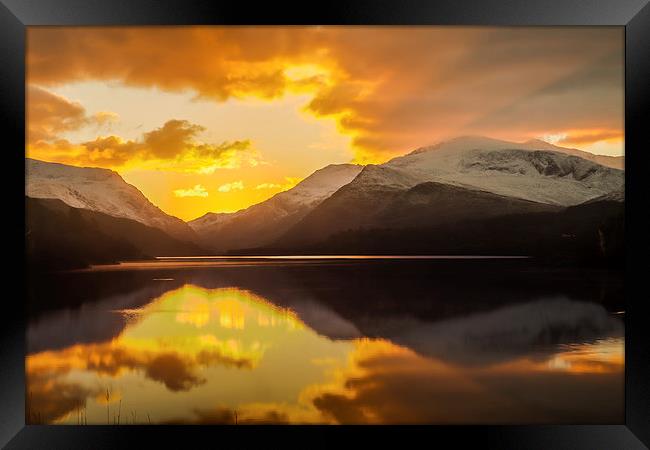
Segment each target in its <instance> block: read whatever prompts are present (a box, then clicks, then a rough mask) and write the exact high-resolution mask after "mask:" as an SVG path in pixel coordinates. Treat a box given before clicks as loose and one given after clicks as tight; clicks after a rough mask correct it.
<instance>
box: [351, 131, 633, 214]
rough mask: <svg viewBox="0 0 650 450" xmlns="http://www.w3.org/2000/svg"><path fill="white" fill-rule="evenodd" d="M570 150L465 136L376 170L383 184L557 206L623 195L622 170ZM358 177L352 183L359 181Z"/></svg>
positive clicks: (372, 178) (371, 176) (374, 177)
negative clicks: (462, 190) (430, 185)
mask: <svg viewBox="0 0 650 450" xmlns="http://www.w3.org/2000/svg"><path fill="white" fill-rule="evenodd" d="M551 148H552V149H553V150H551ZM564 150H567V151H564ZM571 151H572V150H571V149H562V148H561V147H556V146H552V145H550V144H547V143H545V142H542V141H537V140H535V141H529V142H526V143H523V144H518V143H516V142H508V141H501V140H497V139H490V138H485V137H476V136H464V137H459V138H456V139H452V140H450V141H447V142H443V143H440V144H438V145H435V146H432V147H425V148H421V149H418V150H416V151H414V152H412V153H410V154H408V155H405V156H402V157H398V158H394V159H392V160H391V161H389V162H387V163H386V164H384V165H383V166H380V167H382V168H386V169H389V171H387V172H385V176H386V177H387V178H389V179H390V180H384V184H385V183H386V182H388V183H401V184H402V185H403V186H404V187H412V186H414V185H415V184H419V183H423V182H427V181H435V182H442V183H447V184H452V185H456V186H463V187H467V188H470V189H477V190H482V191H487V192H492V193H495V194H500V195H506V196H509V197H515V198H521V199H525V200H530V201H534V202H540V203H546V204H553V205H560V206H570V205H576V204H579V203H583V202H585V201H587V200H590V199H592V198H595V197H598V196H601V195H605V194H609V193H611V192H617V191H622V190H623V184H624V173H623V171H622V170H619V169H614V168H611V167H606V166H603V165H601V164H598V163H595V162H593V161H589V160H586V159H584V158H582V157H579V156H574V155H572V154H570V152H571ZM370 170H373V169H370ZM363 176H364V174H363V173H362V174H361V175H360V176H359V177H358V178H357V180H355V183H356V182H359V183H362V182H364V181H363V178H362V177H363ZM376 177H377V175H376V174H372V175H370V177H369V179H368V180H367V181H365V182H364V183H370V184H374V183H376Z"/></svg>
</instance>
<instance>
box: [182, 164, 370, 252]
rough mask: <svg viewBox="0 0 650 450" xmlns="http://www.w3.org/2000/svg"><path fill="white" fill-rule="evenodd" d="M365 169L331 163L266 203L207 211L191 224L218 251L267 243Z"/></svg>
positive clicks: (203, 239)
mask: <svg viewBox="0 0 650 450" xmlns="http://www.w3.org/2000/svg"><path fill="white" fill-rule="evenodd" d="M362 168H363V166H359V165H354V164H331V165H329V166H326V167H324V168H322V169H319V170H317V171H316V172H314V173H313V174H311V175H310V176H309V177H307V178H305V179H304V180H303V181H301V182H300V183H298V184H297V185H296V186H294V187H293V188H291V189H289V190H287V191H284V192H280V193H278V194H276V195H274V196H273V197H271V198H270V199H268V200H266V201H264V202H261V203H258V204H256V205H253V206H251V207H249V208H246V209H243V210H241V211H238V212H236V213H232V214H224V213H218V214H215V213H208V214H206V215H204V216H202V217H199V218H198V219H195V220H192V221H190V222H189V224H190V226H191V227H192V228H193V229H194V230H195V231H196V232H197V233H198V234H199V235H200V236H201V242H202V243H203V244H204V245H206V246H209V247H210V248H212V249H214V250H215V251H225V250H228V249H233V248H249V247H257V246H261V245H266V244H269V243H271V242H273V240H275V239H277V238H278V237H279V236H281V235H282V234H283V233H284V232H285V231H287V230H288V229H289V228H290V227H291V226H293V225H295V224H296V223H297V222H298V221H299V220H300V219H302V218H303V217H304V216H305V215H306V214H307V213H309V212H310V211H311V210H313V209H314V208H315V207H316V206H318V205H319V204H320V202H322V201H323V200H325V199H326V198H328V197H329V196H330V195H332V194H333V193H334V192H336V191H337V190H338V189H339V188H340V187H341V186H344V185H346V184H347V183H349V182H350V181H352V180H353V179H354V178H355V177H356V176H357V175H358V174H359V172H361V170H362Z"/></svg>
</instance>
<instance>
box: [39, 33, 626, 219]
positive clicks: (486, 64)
mask: <svg viewBox="0 0 650 450" xmlns="http://www.w3.org/2000/svg"><path fill="white" fill-rule="evenodd" d="M623 48H624V40H623V29H622V28H620V27H589V28H587V27H580V28H578V27H575V28H571V27H554V28H514V27H507V28H487V27H109V28H95V27H80V28H72V27H30V28H28V35H27V83H28V88H27V128H28V129H27V141H28V142H27V155H28V156H30V157H34V158H37V159H42V160H46V161H56V162H63V163H67V164H74V165H84V166H98V167H106V168H111V169H114V170H117V171H118V172H119V173H120V174H121V175H122V176H123V177H124V178H125V179H126V180H127V181H128V182H130V183H132V184H134V185H136V186H137V187H138V188H139V189H140V190H142V191H143V193H144V194H145V195H146V196H147V197H148V198H150V199H151V200H152V201H153V202H154V203H155V204H157V205H158V206H160V207H161V208H162V209H163V210H165V211H166V212H169V213H171V214H174V215H177V216H179V217H181V218H183V219H192V218H195V217H197V216H200V215H202V214H204V213H206V212H209V211H212V212H217V211H235V210H238V209H240V208H244V207H246V206H249V205H251V204H253V203H256V202H259V201H262V200H264V199H266V198H268V197H270V196H271V195H273V194H274V193H276V192H279V191H281V190H284V189H287V188H288V187H291V186H292V185H294V184H295V183H296V182H298V181H299V180H300V179H302V178H304V177H306V176H308V175H309V174H310V173H311V172H313V171H314V170H316V169H318V168H320V167H322V166H324V165H327V164H330V163H342V162H350V161H354V162H361V163H379V162H384V161H386V160H387V159H390V158H391V157H393V156H396V155H399V154H403V153H405V152H408V151H410V150H412V149H414V148H417V147H421V146H424V145H428V144H432V143H435V142H437V141H439V140H442V139H446V138H450V137H454V136H457V135H464V134H482V135H487V136H491V137H495V138H502V139H509V140H515V141H522V140H527V139H530V138H543V139H546V140H549V141H552V142H555V143H558V145H565V146H571V147H576V148H580V149H583V150H586V151H591V152H593V153H601V154H610V155H621V154H623V118H624V116H623V92H624V91H623V87H624V86H623V57H624V52H623Z"/></svg>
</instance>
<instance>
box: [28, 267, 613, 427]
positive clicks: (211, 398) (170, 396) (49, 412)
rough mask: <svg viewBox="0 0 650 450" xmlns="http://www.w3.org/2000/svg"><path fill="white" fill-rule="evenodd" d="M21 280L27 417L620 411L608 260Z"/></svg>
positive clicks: (570, 417)
mask: <svg viewBox="0 0 650 450" xmlns="http://www.w3.org/2000/svg"><path fill="white" fill-rule="evenodd" d="M31 284H32V291H31V310H32V311H31V317H32V318H31V319H30V324H29V328H28V356H27V357H26V372H27V393H26V395H27V400H28V401H27V420H28V422H30V423H60V424H78V423H80V422H81V423H88V424H106V423H111V424H112V423H117V422H118V421H119V423H120V424H129V423H145V424H146V423H200V424H202V423H205V424H207V423H226V424H229V423H230V424H232V423H238V424H245V423H333V424H335V423H464V424H466V423H613V422H622V421H623V387H624V380H623V370H624V345H623V336H624V328H623V318H624V314H623V312H622V311H621V310H622V309H623V307H622V304H623V302H622V294H621V292H622V282H621V280H620V279H619V278H618V277H617V276H615V275H614V274H611V273H605V272H579V273H578V272H573V271H566V270H565V271H554V272H549V271H548V270H540V269H536V268H535V267H534V266H533V265H532V264H531V263H527V262H522V261H504V262H495V261H483V260H476V261H443V260H439V261H426V260H422V261H415V260H404V261H390V260H381V259H379V260H359V259H355V260H350V261H345V260H332V261H322V260H300V259H294V260H291V261H289V260H276V261H269V260H246V261H242V260H219V261H215V260H209V261H198V260H192V261H179V260H166V261H160V262H154V263H131V264H124V265H120V266H113V267H105V268H101V269H96V270H90V271H81V272H77V273H66V274H59V275H56V276H50V277H47V278H40V279H38V280H32V283H31Z"/></svg>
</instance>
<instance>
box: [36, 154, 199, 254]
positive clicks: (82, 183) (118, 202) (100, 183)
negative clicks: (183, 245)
mask: <svg viewBox="0 0 650 450" xmlns="http://www.w3.org/2000/svg"><path fill="white" fill-rule="evenodd" d="M25 178H26V179H25V195H27V196H28V197H31V198H53V199H59V200H61V201H63V202H64V203H66V204H67V205H69V206H72V207H74V208H83V209H88V210H91V211H97V212H101V213H104V214H108V215H111V216H114V217H122V218H126V219H131V220H135V221H137V222H140V223H143V224H145V225H148V226H151V227H155V228H159V229H161V230H163V231H165V232H166V233H167V234H169V235H170V236H173V237H175V238H177V239H181V240H184V241H195V240H196V234H195V233H194V231H193V230H192V229H191V228H190V227H189V226H188V225H187V224H186V223H185V222H183V221H182V220H181V219H179V218H177V217H174V216H171V215H169V214H166V213H165V212H163V211H162V210H161V209H160V208H158V207H157V206H155V205H154V204H153V203H151V202H150V201H149V200H148V199H147V198H146V197H145V196H144V194H142V192H140V191H139V190H138V189H137V188H136V187H135V186H133V185H131V184H128V183H127V182H126V181H124V180H123V179H122V177H120V175H118V174H117V173H116V172H114V171H112V170H108V169H101V168H95V167H75V166H69V165H66V164H58V163H50V162H44V161H38V160H35V159H30V158H27V159H26V161H25Z"/></svg>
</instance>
